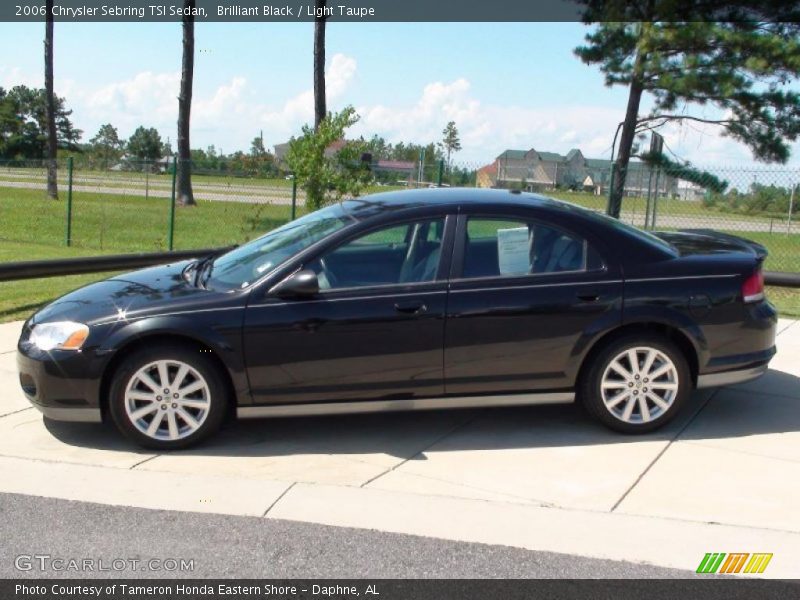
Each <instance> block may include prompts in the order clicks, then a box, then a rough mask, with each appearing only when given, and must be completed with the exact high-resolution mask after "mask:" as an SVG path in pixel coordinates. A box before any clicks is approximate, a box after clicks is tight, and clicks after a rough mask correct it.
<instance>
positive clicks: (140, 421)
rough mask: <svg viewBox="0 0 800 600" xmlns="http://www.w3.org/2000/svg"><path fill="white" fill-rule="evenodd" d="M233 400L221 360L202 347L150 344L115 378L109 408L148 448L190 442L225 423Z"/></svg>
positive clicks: (132, 436)
mask: <svg viewBox="0 0 800 600" xmlns="http://www.w3.org/2000/svg"><path fill="white" fill-rule="evenodd" d="M226 405H227V398H226V390H225V386H224V383H223V380H222V378H221V377H220V373H219V370H218V368H217V366H216V365H215V364H214V362H213V361H211V360H210V359H209V358H208V356H204V355H203V354H202V353H201V352H200V350H199V349H193V348H191V347H188V346H182V345H163V346H157V347H155V348H152V349H150V348H146V349H142V350H139V351H137V352H135V353H133V354H132V355H131V356H129V357H127V358H126V359H125V360H124V362H123V363H122V364H121V365H120V367H119V368H118V369H117V371H116V373H115V374H114V377H113V379H112V382H111V388H110V398H109V410H110V413H111V416H112V418H113V420H114V423H115V424H116V425H117V427H118V428H119V430H120V431H122V433H123V434H125V435H126V436H127V437H128V438H130V439H131V440H133V441H134V442H136V443H137V444H139V445H140V446H143V447H145V448H152V449H156V450H171V449H177V448H185V447H187V446H190V445H192V444H195V443H197V442H199V441H201V440H202V439H205V438H206V437H208V436H209V435H211V434H212V433H214V432H215V431H216V430H217V429H219V426H220V424H221V423H222V419H223V417H224V415H225V407H226Z"/></svg>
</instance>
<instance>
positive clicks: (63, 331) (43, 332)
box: [30, 321, 89, 352]
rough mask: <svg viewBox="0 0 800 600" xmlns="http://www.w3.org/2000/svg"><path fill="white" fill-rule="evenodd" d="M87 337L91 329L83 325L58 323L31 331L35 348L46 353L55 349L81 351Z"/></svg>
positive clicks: (40, 326)
mask: <svg viewBox="0 0 800 600" xmlns="http://www.w3.org/2000/svg"><path fill="white" fill-rule="evenodd" d="M87 337H89V328H88V327H87V326H86V325H84V324H83V323H73V322H72V321H57V322H55V323H41V324H39V325H34V326H33V329H32V330H31V337H30V341H31V343H32V344H33V345H34V346H36V347H37V348H39V349H40V350H44V351H45V352H47V351H48V350H53V349H54V348H57V349H59V350H80V349H81V346H83V343H84V342H85V341H86V338H87Z"/></svg>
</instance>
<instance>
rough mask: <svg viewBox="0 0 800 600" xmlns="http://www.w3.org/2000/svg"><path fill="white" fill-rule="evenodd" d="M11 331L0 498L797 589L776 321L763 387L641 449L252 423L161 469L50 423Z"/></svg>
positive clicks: (103, 439)
mask: <svg viewBox="0 0 800 600" xmlns="http://www.w3.org/2000/svg"><path fill="white" fill-rule="evenodd" d="M19 329H20V323H10V324H5V325H0V473H2V474H3V476H2V477H0V491H3V492H15V493H22V494H30V495H36V496H44V497H54V498H66V499H72V500H84V501H91V502H99V503H104V504H113V505H121V506H136V507H143V508H158V509H167V510H182V511H194V512H208V513H221V514H234V515H250V516H263V517H265V518H279V519H290V520H296V521H308V522H314V523H323V524H328V525H338V526H348V527H360V528H368V529H377V530H381V531H391V532H397V533H410V534H417V535H423V536H429V537H438V538H444V539H452V540H461V541H472V542H483V543H491V544H504V545H508V546H514V547H519V548H526V549H531V550H544V551H551V552H563V553H567V554H577V555H583V556H590V557H597V558H608V559H614V560H627V561H634V562H640V563H650V564H656V565H660V566H666V567H676V568H681V569H690V570H694V569H696V567H697V566H698V564H699V563H700V561H701V559H702V558H703V556H704V554H705V553H707V552H726V553H730V552H751V553H756V552H768V553H773V554H774V557H773V559H772V561H771V563H770V564H769V566H768V568H767V570H766V571H765V573H764V576H768V577H769V576H771V577H793V578H796V577H798V576H800V567H798V566H797V565H798V560H797V559H798V557H799V556H800V509H798V500H800V483H798V482H800V324H798V323H797V322H794V321H786V320H782V321H781V323H780V327H779V331H780V333H779V337H778V347H779V353H778V355H777V357H776V358H775V359H774V361H773V362H772V364H771V367H772V368H771V369H770V371H769V372H768V374H767V375H765V376H764V377H763V378H761V379H760V380H758V381H755V382H751V383H748V384H743V385H739V386H733V387H729V388H725V389H719V390H705V391H702V392H697V393H695V395H694V397H693V399H692V402H691V403H690V404H689V405H688V406H687V407H686V409H685V410H684V411H683V413H682V414H681V415H680V416H679V417H678V418H677V419H676V420H675V421H674V422H673V423H671V424H670V425H669V426H668V427H666V428H665V429H663V430H661V431H659V432H657V433H654V434H649V435H646V436H641V437H627V436H621V435H618V434H614V433H611V432H609V431H607V430H605V429H604V428H602V427H601V426H599V425H596V424H594V423H593V422H591V421H590V420H589V419H588V418H587V417H586V416H584V414H583V413H582V411H581V410H580V408H579V407H577V406H551V407H531V408H513V409H493V410H470V411H443V412H421V413H416V414H409V413H406V414H402V413H398V414H387V415H358V416H339V417H327V418H297V419H274V420H264V421H246V422H242V423H236V424H232V425H229V426H228V427H227V428H226V429H225V430H224V431H223V432H222V433H221V434H220V435H219V436H217V437H216V438H215V439H214V440H212V441H211V442H210V443H208V444H206V445H204V446H202V447H201V448H197V449H192V450H187V451H181V452H174V453H170V454H154V453H148V452H144V451H140V450H138V449H137V448H135V447H133V446H131V445H130V444H128V443H127V442H126V441H124V440H123V439H122V438H121V437H120V436H119V435H118V434H117V433H116V431H115V430H114V429H113V428H112V427H111V426H107V425H85V424H66V423H54V422H45V421H44V420H43V419H42V417H41V415H40V414H39V413H38V412H37V411H36V410H34V409H32V408H30V406H29V405H28V403H27V401H26V400H25V398H24V397H23V395H22V393H21V391H20V390H19V385H18V381H17V376H16V369H15V355H14V348H15V344H16V339H17V335H18V332H19ZM743 576H745V575H743ZM746 576H747V577H750V576H751V575H746Z"/></svg>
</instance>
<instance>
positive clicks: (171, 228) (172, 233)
mask: <svg viewBox="0 0 800 600" xmlns="http://www.w3.org/2000/svg"><path fill="white" fill-rule="evenodd" d="M177 181H178V157H177V155H176V156H173V157H172V194H171V196H170V199H169V234H168V240H169V249H170V250H172V249H173V245H174V242H175V185H176V183H177Z"/></svg>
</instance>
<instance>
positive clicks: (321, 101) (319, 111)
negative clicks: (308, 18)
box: [314, 0, 328, 131]
mask: <svg viewBox="0 0 800 600" xmlns="http://www.w3.org/2000/svg"><path fill="white" fill-rule="evenodd" d="M325 4H326V0H315V8H316V10H317V12H316V15H317V16H316V17H315V18H314V130H315V131H316V130H317V129H319V125H320V123H322V120H323V119H324V118H325V115H326V114H327V112H328V109H327V108H326V102H325V21H326V19H327V17H325V16H324V12H325Z"/></svg>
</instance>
